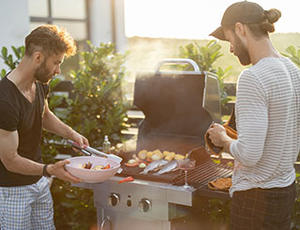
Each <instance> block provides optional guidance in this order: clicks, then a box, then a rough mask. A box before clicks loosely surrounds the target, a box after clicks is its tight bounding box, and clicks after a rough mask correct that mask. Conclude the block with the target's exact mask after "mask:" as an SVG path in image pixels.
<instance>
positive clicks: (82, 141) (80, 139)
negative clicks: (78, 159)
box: [70, 130, 89, 148]
mask: <svg viewBox="0 0 300 230" xmlns="http://www.w3.org/2000/svg"><path fill="white" fill-rule="evenodd" d="M70 139H71V140H72V141H74V142H75V143H77V144H79V145H80V147H82V148H83V147H85V146H89V141H88V139H87V138H86V137H84V136H82V135H81V134H79V133H77V132H76V131H74V130H73V132H72V135H71V138H70Z"/></svg>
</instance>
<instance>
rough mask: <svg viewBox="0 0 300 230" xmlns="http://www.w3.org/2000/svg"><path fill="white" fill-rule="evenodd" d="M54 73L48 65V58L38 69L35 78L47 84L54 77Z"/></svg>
mask: <svg viewBox="0 0 300 230" xmlns="http://www.w3.org/2000/svg"><path fill="white" fill-rule="evenodd" d="M52 76H53V74H51V71H50V70H49V69H48V68H47V66H46V60H44V62H43V63H42V64H41V65H40V66H39V67H38V68H37V69H36V71H35V73H34V78H35V79H36V80H37V81H39V82H41V83H42V84H47V83H48V82H49V81H50V80H51V79H52Z"/></svg>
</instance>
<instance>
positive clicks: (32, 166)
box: [1, 153, 44, 176]
mask: <svg viewBox="0 0 300 230" xmlns="http://www.w3.org/2000/svg"><path fill="white" fill-rule="evenodd" d="M1 161H2V162H3V164H4V166H5V168H6V169H7V170H8V171H11V172H14V173H19V174H23V175H36V176H38V175H42V174H43V166H44V164H41V163H37V162H35V161H32V160H29V159H27V158H24V157H22V156H20V155H18V154H17V153H15V154H14V156H13V157H10V158H2V159H1Z"/></svg>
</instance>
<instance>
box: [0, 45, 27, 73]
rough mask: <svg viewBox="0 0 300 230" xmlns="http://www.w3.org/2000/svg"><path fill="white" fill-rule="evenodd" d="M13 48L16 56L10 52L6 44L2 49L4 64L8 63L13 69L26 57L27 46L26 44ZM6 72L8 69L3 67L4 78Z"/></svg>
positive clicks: (1, 56) (0, 56)
mask: <svg viewBox="0 0 300 230" xmlns="http://www.w3.org/2000/svg"><path fill="white" fill-rule="evenodd" d="M11 49H12V50H13V53H14V56H15V57H14V56H13V54H9V53H8V49H7V48H6V47H5V46H3V47H2V49H1V55H0V58H2V59H3V61H4V64H6V65H7V66H8V67H9V69H10V70H13V69H14V68H16V67H17V65H18V64H19V63H20V61H21V59H22V58H23V57H24V54H25V47H24V46H20V47H15V46H11ZM14 59H15V60H14ZM6 74H7V71H6V70H5V69H2V70H1V74H0V77H1V78H3V77H4V76H5V75H6Z"/></svg>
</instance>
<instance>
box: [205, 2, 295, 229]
mask: <svg viewBox="0 0 300 230" xmlns="http://www.w3.org/2000/svg"><path fill="white" fill-rule="evenodd" d="M280 17H281V12H280V11H279V10H277V9H270V10H264V9H263V8H262V7H261V6H260V5H258V4H256V3H253V2H248V1H242V2H237V3H234V4H232V5H231V6H229V7H228V8H227V10H226V11H225V13H224V15H223V18H222V21H221V26H220V27H219V28H218V29H216V30H215V31H214V32H213V33H212V34H211V35H212V36H214V37H216V38H218V39H221V40H225V41H229V42H230V51H231V52H232V53H233V54H234V55H236V56H237V57H238V58H239V60H240V63H241V64H242V65H249V64H252V66H251V67H250V68H248V69H246V70H244V71H243V72H242V73H241V75H240V76H239V80H238V84H237V99H236V106H235V117H236V127H237V132H238V138H237V140H234V139H232V138H230V137H229V136H228V135H227V134H226V131H225V129H224V127H223V126H221V125H220V124H213V125H212V126H211V127H210V128H209V129H208V134H209V138H210V139H211V141H212V143H213V144H214V145H215V146H219V147H222V148H224V150H225V151H226V152H228V153H230V154H231V155H232V156H233V157H234V160H235V161H234V172H233V176H232V187H231V189H230V195H231V196H232V208H231V229H233V230H234V229H253V230H258V229H264V230H266V229H270V230H276V229H278V230H284V229H286V230H287V229H290V224H291V213H292V209H293V204H294V202H295V178H296V173H295V168H294V162H295V161H296V159H297V156H298V153H299V150H300V113H299V111H300V70H299V68H297V67H296V65H295V64H294V63H292V62H291V60H289V59H288V58H286V57H283V56H281V55H280V54H279V53H278V51H277V50H276V49H275V48H274V47H273V45H272V42H271V40H270V38H269V33H270V32H273V31H274V23H275V22H276V21H277V20H278V19H279V18H280Z"/></svg>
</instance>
